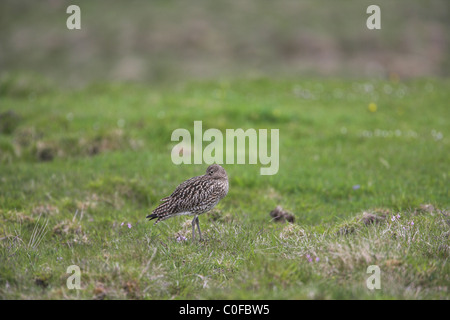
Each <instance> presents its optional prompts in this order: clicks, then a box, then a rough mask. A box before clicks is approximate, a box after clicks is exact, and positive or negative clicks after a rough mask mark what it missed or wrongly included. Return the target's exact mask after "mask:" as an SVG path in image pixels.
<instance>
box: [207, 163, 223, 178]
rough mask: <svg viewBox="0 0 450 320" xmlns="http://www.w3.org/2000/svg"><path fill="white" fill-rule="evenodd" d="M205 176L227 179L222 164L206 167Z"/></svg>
mask: <svg viewBox="0 0 450 320" xmlns="http://www.w3.org/2000/svg"><path fill="white" fill-rule="evenodd" d="M206 176H210V177H211V178H213V179H226V180H228V175H227V172H226V171H225V169H224V168H222V166H220V165H218V164H212V165H210V166H209V167H208V169H206Z"/></svg>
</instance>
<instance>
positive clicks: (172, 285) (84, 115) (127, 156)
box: [0, 74, 450, 299]
mask: <svg viewBox="0 0 450 320" xmlns="http://www.w3.org/2000/svg"><path fill="white" fill-rule="evenodd" d="M37 79H38V78H34V77H33V76H31V77H23V76H22V75H20V74H18V75H10V76H4V77H3V78H2V80H1V81H2V85H1V86H0V87H1V88H2V89H1V91H0V94H1V97H0V98H1V100H2V104H1V106H0V163H1V166H0V297H1V298H3V299H38V298H45V299H355V298H356V299H367V298H369V299H448V298H449V293H448V287H449V284H450V281H449V274H450V272H449V271H450V270H449V267H448V263H447V262H448V255H449V219H450V218H449V216H448V215H449V201H448V199H449V191H448V175H449V171H448V168H449V161H448V150H449V142H450V140H449V136H450V132H449V129H448V118H449V116H450V114H449V110H448V101H449V100H450V95H449V89H450V82H449V81H448V80H442V79H441V80H435V79H421V80H409V81H398V80H396V79H393V80H367V79H358V80H356V79H355V80H340V79H328V80H323V79H313V80H304V79H272V80H269V79H266V78H254V79H246V80H218V81H209V82H207V81H204V82H184V83H179V84H177V85H171V86H168V85H161V86H151V87H148V86H145V85H138V84H96V85H90V86H88V87H85V88H82V89H79V90H76V91H63V90H58V89H55V87H53V86H51V85H47V84H46V82H45V81H38V80H37ZM195 120H202V121H203V130H206V129H207V128H218V129H220V130H222V131H223V132H224V130H225V129H227V128H230V129H236V128H244V129H247V128H255V129H258V128H267V129H271V128H273V129H279V130H280V169H279V172H278V173H277V174H276V175H274V176H261V175H259V169H260V165H232V164H225V165H224V167H225V169H226V170H227V172H228V175H229V178H230V192H229V194H228V195H227V197H226V198H225V199H223V200H222V201H221V203H220V204H219V205H218V206H217V207H216V208H215V209H214V210H213V211H212V212H211V213H208V214H206V215H203V216H201V217H200V224H201V228H202V233H203V236H204V238H205V241H203V242H195V243H192V242H191V241H190V238H191V234H190V233H191V229H190V220H186V218H185V217H184V218H183V217H178V218H174V219H170V220H167V221H164V222H162V223H160V224H158V226H155V227H153V226H152V224H151V223H149V222H147V221H145V216H146V215H147V214H148V212H149V211H150V210H151V209H153V208H154V207H155V206H156V205H157V203H158V202H159V199H160V198H162V197H164V196H166V195H168V194H169V193H170V192H171V191H172V190H173V188H174V187H175V186H176V185H177V184H178V183H180V182H182V181H183V180H185V179H187V178H189V177H191V176H194V175H199V174H203V172H204V170H205V169H206V166H207V165H181V166H175V165H173V164H172V162H171V160H170V152H171V148H172V147H173V146H174V144H175V143H173V142H171V141H170V137H171V133H172V131H173V130H175V129H176V128H186V129H188V130H189V131H190V132H193V122H194V121H195ZM277 205H280V206H282V207H283V208H284V209H285V210H287V211H289V212H291V213H292V214H293V215H294V216H295V222H294V223H293V224H290V223H277V222H275V221H273V220H272V217H271V216H270V215H269V214H270V212H271V211H272V210H273V209H274V208H275V207H276V206H277ZM398 214H399V215H400V218H397V219H393V218H392V217H393V216H397V215H398ZM412 222H413V225H412V224H411V223H412ZM128 224H130V226H131V228H129V227H128ZM179 236H184V237H186V238H187V239H188V240H187V241H180V242H179V241H177V237H179ZM310 260H311V261H310ZM70 265H77V266H79V267H80V270H81V288H82V289H81V290H69V289H68V288H67V286H66V281H67V279H68V278H69V276H70V275H71V274H69V273H67V268H68V267H69V266H70ZM370 265H378V266H379V267H380V269H381V289H380V290H369V289H367V287H366V279H367V278H368V277H369V276H370V274H367V273H366V270H367V267H368V266H370Z"/></svg>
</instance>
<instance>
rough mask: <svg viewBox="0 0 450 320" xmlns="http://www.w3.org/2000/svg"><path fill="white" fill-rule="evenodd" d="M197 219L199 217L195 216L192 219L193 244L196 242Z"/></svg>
mask: <svg viewBox="0 0 450 320" xmlns="http://www.w3.org/2000/svg"><path fill="white" fill-rule="evenodd" d="M195 218H197V216H195V217H194V219H192V242H194V240H195ZM199 230H200V229H199Z"/></svg>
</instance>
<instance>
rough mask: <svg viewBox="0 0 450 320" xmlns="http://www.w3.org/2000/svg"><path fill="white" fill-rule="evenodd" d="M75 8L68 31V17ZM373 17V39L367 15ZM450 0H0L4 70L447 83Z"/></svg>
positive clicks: (64, 80) (116, 77) (80, 78)
mask: <svg viewBox="0 0 450 320" xmlns="http://www.w3.org/2000/svg"><path fill="white" fill-rule="evenodd" d="M70 4H77V5H79V6H80V8H81V30H68V29H67V28H66V20H67V18H68V17H69V14H67V13H66V8H67V7H68V6H69V5H70ZM371 4H377V5H379V6H380V8H381V27H382V28H381V30H369V29H367V27H366V20H367V18H368V17H369V15H368V14H367V13H366V9H367V7H368V6H369V5H371ZM449 8H450V3H449V1H448V0H430V1H421V0H414V1H411V0H396V1H392V0H388V1H385V0H379V1H373V0H370V1H365V0H357V1H356V0H347V1H331V0H319V1H317V0H314V1H312V0H306V1H299V0H297V1H292V0H278V1H261V0H245V1H224V0H215V1H205V0H191V1H174V0H161V1H143V0H128V1H105V0H95V1H63V0H46V1H33V0H29V1H17V0H2V1H1V2H0V39H1V41H0V46H1V47H0V70H1V71H0V72H1V73H2V74H4V73H7V72H16V71H19V72H23V73H30V72H36V73H38V74H41V75H44V76H45V77H48V78H50V79H53V80H54V81H55V82H58V83H59V84H62V85H68V86H81V85H84V84H86V83H89V82H92V81H138V82H139V81H151V82H161V81H173V80H181V81H184V80H186V79H217V78H223V77H233V78H236V77H257V76H260V75H270V76H277V75H281V76H283V77H286V76H295V77H298V76H301V77H309V76H352V77H371V78H373V77H377V78H386V77H400V78H409V77H423V76H448V75H449V74H450V62H449V46H450V37H449V35H450V23H449V21H450V10H449Z"/></svg>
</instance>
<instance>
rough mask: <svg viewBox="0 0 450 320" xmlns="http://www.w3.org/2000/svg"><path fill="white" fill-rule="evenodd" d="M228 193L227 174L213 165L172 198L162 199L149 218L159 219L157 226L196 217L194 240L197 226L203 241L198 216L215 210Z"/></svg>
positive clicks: (194, 221)
mask: <svg viewBox="0 0 450 320" xmlns="http://www.w3.org/2000/svg"><path fill="white" fill-rule="evenodd" d="M227 193H228V176H227V172H226V171H225V169H224V168H222V167H221V166H220V165H218V164H212V165H210V166H209V167H208V169H206V173H205V174H204V175H202V176H198V177H193V178H191V179H188V180H186V181H184V182H183V183H181V184H180V185H179V186H178V187H176V189H175V191H174V192H173V193H172V194H171V195H170V196H168V197H165V198H163V199H161V201H162V203H161V204H160V205H159V206H158V207H156V208H155V210H153V212H152V213H151V214H149V215H148V216H147V218H149V219H150V220H152V219H157V220H156V222H155V224H157V223H158V222H160V221H163V220H165V219H168V218H171V217H175V216H179V215H194V219H193V220H192V239H195V225H197V228H198V233H199V235H200V240H201V239H202V234H201V232H200V226H199V221H198V216H199V215H200V214H202V213H205V212H208V211H209V210H211V209H212V208H214V207H215V206H216V204H217V203H218V202H219V201H220V200H221V199H222V198H223V197H225V196H226V195H227Z"/></svg>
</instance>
